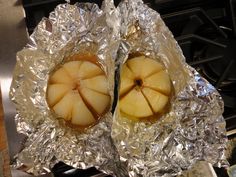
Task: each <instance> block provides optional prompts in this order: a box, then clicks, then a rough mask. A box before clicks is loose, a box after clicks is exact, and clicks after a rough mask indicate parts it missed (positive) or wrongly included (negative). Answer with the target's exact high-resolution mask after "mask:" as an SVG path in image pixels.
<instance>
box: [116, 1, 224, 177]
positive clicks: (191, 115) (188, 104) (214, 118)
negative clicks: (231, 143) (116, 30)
mask: <svg viewBox="0 0 236 177" xmlns="http://www.w3.org/2000/svg"><path fill="white" fill-rule="evenodd" d="M117 8H118V11H119V17H120V35H121V39H122V40H121V43H120V49H119V52H118V53H119V56H118V57H119V60H118V62H117V65H118V68H119V69H120V68H122V64H124V63H125V61H126V60H127V58H128V55H129V54H132V53H136V52H138V53H141V54H143V55H146V56H149V57H150V58H153V59H156V60H157V61H159V62H161V63H162V64H163V65H164V66H165V67H166V70H167V71H168V73H169V76H170V78H171V81H172V84H173V89H174V92H175V94H174V96H173V97H172V99H171V108H170V111H169V112H168V113H167V114H165V115H163V116H162V117H161V118H160V119H159V120H157V121H156V122H155V123H148V122H140V121H139V122H135V121H131V120H130V119H128V118H127V117H125V116H124V115H123V114H121V113H120V110H119V102H118V104H117V107H116V111H115V114H114V120H113V127H112V138H113V140H114V142H115V145H116V147H117V149H118V151H119V154H120V158H121V160H122V161H124V162H126V163H127V169H128V173H129V176H130V177H141V176H145V177H159V176H163V177H164V176H165V177H166V176H176V175H178V174H181V172H182V171H183V170H186V169H189V168H191V167H192V166H193V165H194V164H195V163H196V162H197V161H200V160H204V161H207V162H209V163H211V164H213V165H214V166H217V167H226V166H227V165H228V162H227V160H226V157H225V150H226V142H227V136H226V129H225V121H224V118H223V117H222V113H223V108H224V104H223V101H222V98H221V96H220V95H219V93H218V92H217V90H216V89H215V88H214V87H213V86H212V85H211V84H209V83H208V82H207V81H206V80H205V79H204V78H203V77H201V76H200V74H199V73H198V72H197V71H196V70H195V69H193V68H192V67H190V66H189V65H188V64H186V62H185V58H184V56H183V54H182V51H181V49H180V47H179V46H178V44H177V42H176V41H175V39H174V38H173V35H172V33H171V32H170V31H169V29H168V28H167V27H166V25H165V24H164V22H163V20H162V19H161V17H160V15H159V14H158V13H157V12H156V11H154V10H152V9H151V8H149V7H148V6H147V5H145V4H144V3H143V2H142V1H141V0H124V1H122V2H121V3H120V4H119V6H118V7H117ZM116 82H117V83H119V75H118V76H117V77H116Z"/></svg>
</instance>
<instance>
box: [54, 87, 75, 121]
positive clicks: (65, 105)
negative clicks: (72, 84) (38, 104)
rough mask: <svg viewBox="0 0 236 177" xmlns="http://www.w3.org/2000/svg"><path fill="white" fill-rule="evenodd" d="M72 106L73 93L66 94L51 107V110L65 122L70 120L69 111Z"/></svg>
mask: <svg viewBox="0 0 236 177" xmlns="http://www.w3.org/2000/svg"><path fill="white" fill-rule="evenodd" d="M73 104H74V93H73V91H70V92H67V94H66V95H65V96H64V97H63V98H62V99H61V100H60V101H59V102H58V103H57V104H56V105H55V106H54V107H53V110H54V111H55V112H56V113H57V114H58V115H59V116H60V117H63V118H64V119H65V120H70V119H71V111H72V108H73Z"/></svg>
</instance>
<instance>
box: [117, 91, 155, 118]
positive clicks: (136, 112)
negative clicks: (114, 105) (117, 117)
mask: <svg viewBox="0 0 236 177" xmlns="http://www.w3.org/2000/svg"><path fill="white" fill-rule="evenodd" d="M120 109H121V111H122V112H124V113H126V114H128V115H132V116H135V117H148V116H151V115H152V114H153V113H152V110H151V109H150V107H149V105H148V103H147V101H146V99H145V98H144V96H143V94H142V93H141V91H137V90H136V89H133V90H131V91H130V92H129V93H128V94H127V95H126V96H125V97H123V98H122V99H121V100H120Z"/></svg>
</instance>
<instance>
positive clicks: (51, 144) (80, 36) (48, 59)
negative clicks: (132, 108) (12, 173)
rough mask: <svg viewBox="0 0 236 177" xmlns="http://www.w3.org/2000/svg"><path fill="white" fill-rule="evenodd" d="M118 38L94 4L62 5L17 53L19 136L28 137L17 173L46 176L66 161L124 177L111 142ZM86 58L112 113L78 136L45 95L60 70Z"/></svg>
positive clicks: (15, 91) (15, 95)
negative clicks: (96, 69) (95, 67)
mask: <svg viewBox="0 0 236 177" xmlns="http://www.w3.org/2000/svg"><path fill="white" fill-rule="evenodd" d="M104 8H106V5H104ZM107 8H108V7H107ZM115 38H116V34H115V32H114V31H112V30H111V28H109V27H108V25H107V23H106V14H105V13H104V11H103V10H101V9H100V8H99V7H98V6H97V5H96V4H91V3H77V4H75V5H70V4H61V5H59V6H57V7H56V9H55V10H54V11H53V12H52V13H51V14H50V16H49V18H48V19H47V18H44V19H42V20H41V22H40V23H39V24H38V26H37V27H36V29H35V30H34V32H33V34H32V35H31V36H30V41H29V43H28V44H27V46H26V47H25V48H24V49H23V50H21V51H20V52H18V53H17V63H16V67H15V70H14V75H13V81H12V85H11V91H10V97H11V100H12V101H13V102H14V103H15V105H16V109H17V115H16V124H17V130H18V132H19V133H23V134H25V135H26V137H27V138H26V140H25V142H23V148H22V150H21V152H19V153H18V154H17V155H16V157H15V163H14V164H13V167H14V168H17V169H20V170H23V171H26V172H27V173H31V174H34V175H42V174H45V173H48V172H50V169H51V168H52V167H53V166H54V165H55V164H56V163H57V162H59V161H63V162H64V163H66V164H67V165H70V166H73V167H75V168H81V169H86V168H89V167H93V166H95V167H96V168H98V169H99V170H101V171H103V172H105V173H107V174H113V175H114V176H124V175H123V173H122V169H121V168H120V163H119V155H118V153H117V151H116V148H115V147H114V145H113V142H112V139H111V124H112V113H111V109H112V103H113V98H114V94H113V90H114V71H115V64H114V58H115V57H116V53H117V46H118V45H117V44H116V40H115ZM88 54H89V55H95V56H96V58H97V61H96V62H97V64H99V66H100V67H101V68H102V70H103V71H104V73H105V75H106V77H107V80H108V93H109V96H110V99H111V100H110V104H109V110H108V111H107V112H106V114H104V115H103V116H102V117H101V118H100V120H99V121H98V123H97V124H96V125H94V126H91V127H89V128H87V129H85V130H83V131H80V130H77V129H73V128H71V127H69V126H67V125H66V122H65V121H64V120H63V119H61V118H60V116H57V115H56V114H54V112H53V111H52V110H51V109H50V108H49V106H48V103H47V100H46V93H47V86H48V82H49V76H50V74H51V73H52V72H53V71H54V70H55V69H56V68H58V67H59V66H61V65H62V64H64V63H66V62H68V60H70V59H72V60H73V57H74V58H76V57H75V56H76V55H78V56H83V55H88ZM65 106H66V105H65ZM118 169H119V170H118Z"/></svg>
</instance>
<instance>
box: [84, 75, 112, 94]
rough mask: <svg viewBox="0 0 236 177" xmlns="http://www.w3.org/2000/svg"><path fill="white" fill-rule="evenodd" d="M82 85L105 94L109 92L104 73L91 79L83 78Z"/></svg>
mask: <svg viewBox="0 0 236 177" xmlns="http://www.w3.org/2000/svg"><path fill="white" fill-rule="evenodd" d="M81 86H82V87H86V88H89V89H91V90H94V91H97V92H100V93H103V94H106V93H108V83H107V79H106V77H105V76H104V75H99V76H95V77H93V78H90V79H85V80H82V81H81Z"/></svg>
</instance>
